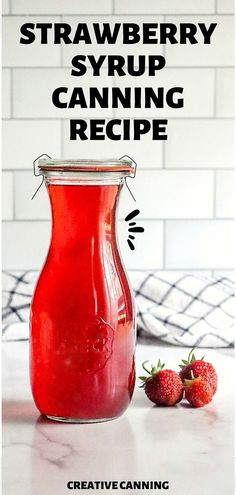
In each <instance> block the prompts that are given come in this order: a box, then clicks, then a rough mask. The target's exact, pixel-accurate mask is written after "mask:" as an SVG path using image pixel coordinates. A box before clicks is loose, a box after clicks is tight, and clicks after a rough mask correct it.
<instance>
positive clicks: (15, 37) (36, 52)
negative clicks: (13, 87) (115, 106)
mask: <svg viewBox="0 0 236 495" xmlns="http://www.w3.org/2000/svg"><path fill="white" fill-rule="evenodd" d="M59 20H60V18H59V17H45V16H44V17H34V18H33V19H31V21H30V22H32V23H33V24H36V23H39V22H51V23H53V22H58V21H59ZM27 22H29V18H28V17H18V16H17V17H14V16H9V17H5V18H4V22H3V33H2V40H3V43H2V44H3V52H2V65H3V66H5V67H21V66H23V67H25V66H29V67H33V66H48V67H50V66H55V65H57V66H58V65H60V46H59V45H54V43H53V39H54V38H53V33H52V32H51V31H49V35H48V39H49V43H48V44H47V45H44V44H41V43H40V38H39V35H36V39H35V41H34V43H33V44H29V45H25V44H21V43H20V38H21V32H20V28H21V26H22V25H23V24H25V23H27ZM36 32H37V31H36ZM23 38H24V36H23Z"/></svg>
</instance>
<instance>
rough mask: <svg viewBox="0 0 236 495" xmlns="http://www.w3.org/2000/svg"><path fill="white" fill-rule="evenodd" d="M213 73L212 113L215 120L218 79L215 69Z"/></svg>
mask: <svg viewBox="0 0 236 495" xmlns="http://www.w3.org/2000/svg"><path fill="white" fill-rule="evenodd" d="M214 73H215V74H214V75H215V77H214V103H213V104H214V108H213V111H214V117H215V118H216V117H217V115H216V113H217V78H218V76H217V68H215V70H214Z"/></svg>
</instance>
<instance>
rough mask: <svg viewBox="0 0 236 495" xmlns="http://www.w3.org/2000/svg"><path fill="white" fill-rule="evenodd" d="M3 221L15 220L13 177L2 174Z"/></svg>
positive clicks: (9, 173)
mask: <svg viewBox="0 0 236 495" xmlns="http://www.w3.org/2000/svg"><path fill="white" fill-rule="evenodd" d="M2 219H3V220H12V219H13V176H12V173H11V172H2Z"/></svg>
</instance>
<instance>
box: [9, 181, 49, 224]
mask: <svg viewBox="0 0 236 495" xmlns="http://www.w3.org/2000/svg"><path fill="white" fill-rule="evenodd" d="M40 181H41V178H36V177H34V175H33V173H32V172H15V173H14V182H15V217H16V220H34V219H36V220H37V219H40V220H44V219H47V220H50V203H49V198H48V195H47V191H46V187H45V185H44V184H43V185H42V187H40V189H39V191H38V192H37V194H36V196H35V197H34V198H33V200H32V199H31V198H32V196H33V194H34V192H35V191H36V189H37V187H38V186H39V184H40Z"/></svg>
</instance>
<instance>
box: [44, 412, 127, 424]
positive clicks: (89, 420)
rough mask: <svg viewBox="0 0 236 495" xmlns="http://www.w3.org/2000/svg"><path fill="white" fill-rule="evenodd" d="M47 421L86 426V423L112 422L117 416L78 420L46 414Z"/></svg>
mask: <svg viewBox="0 0 236 495" xmlns="http://www.w3.org/2000/svg"><path fill="white" fill-rule="evenodd" d="M46 417H47V418H48V419H51V420H52V421H59V422H61V423H78V424H86V423H104V422H106V421H112V420H113V419H116V418H118V417H119V416H114V417H113V418H98V419H96V418H95V419H80V418H63V417H60V416H49V415H48V414H46Z"/></svg>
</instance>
